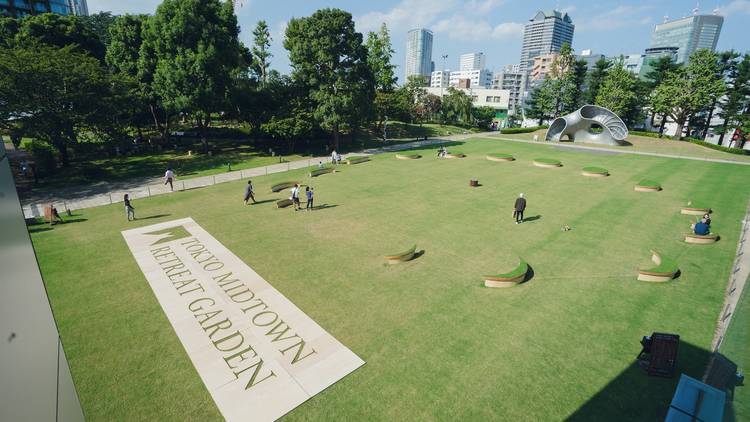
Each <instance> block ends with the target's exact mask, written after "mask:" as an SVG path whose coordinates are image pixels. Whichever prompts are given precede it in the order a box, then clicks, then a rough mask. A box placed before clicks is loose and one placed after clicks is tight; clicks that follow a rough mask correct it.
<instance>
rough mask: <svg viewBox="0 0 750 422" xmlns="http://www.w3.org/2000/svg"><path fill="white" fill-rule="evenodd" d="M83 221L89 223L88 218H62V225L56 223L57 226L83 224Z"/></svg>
mask: <svg viewBox="0 0 750 422" xmlns="http://www.w3.org/2000/svg"><path fill="white" fill-rule="evenodd" d="M84 221H89V219H88V218H63V223H58V224H68V223H83V222H84Z"/></svg>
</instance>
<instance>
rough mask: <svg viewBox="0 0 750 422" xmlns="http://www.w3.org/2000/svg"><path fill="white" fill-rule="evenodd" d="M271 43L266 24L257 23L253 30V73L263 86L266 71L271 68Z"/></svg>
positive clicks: (264, 22)
mask: <svg viewBox="0 0 750 422" xmlns="http://www.w3.org/2000/svg"><path fill="white" fill-rule="evenodd" d="M271 41H272V40H271V32H270V31H269V30H268V24H267V23H266V21H264V20H260V21H258V24H257V25H256V26H255V29H254V30H253V47H252V54H253V72H254V73H255V74H256V76H257V78H258V80H259V81H260V82H261V83H262V84H263V85H265V84H266V82H267V81H268V69H269V67H270V66H271V57H273V54H272V53H271V51H270V48H271Z"/></svg>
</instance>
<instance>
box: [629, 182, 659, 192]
mask: <svg viewBox="0 0 750 422" xmlns="http://www.w3.org/2000/svg"><path fill="white" fill-rule="evenodd" d="M660 190H661V185H660V184H659V183H658V182H654V181H653V180H641V181H640V183H638V184H637V185H635V191H636V192H659V191H660Z"/></svg>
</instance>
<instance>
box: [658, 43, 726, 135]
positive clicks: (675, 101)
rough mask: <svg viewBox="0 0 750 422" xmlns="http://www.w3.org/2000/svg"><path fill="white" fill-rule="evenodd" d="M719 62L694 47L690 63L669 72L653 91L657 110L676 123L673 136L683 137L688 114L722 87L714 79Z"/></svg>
mask: <svg viewBox="0 0 750 422" xmlns="http://www.w3.org/2000/svg"><path fill="white" fill-rule="evenodd" d="M717 74H718V63H717V60H716V57H715V55H714V53H713V52H712V51H710V50H706V49H702V50H697V51H696V52H694V53H693V54H692V55H691V56H690V64H688V65H687V66H686V67H684V68H680V69H677V70H676V71H674V72H670V73H669V74H668V75H667V77H666V79H665V80H664V81H663V82H662V83H661V84H660V85H659V86H657V87H656V89H655V90H654V91H653V93H652V100H651V102H652V104H653V107H654V110H655V111H656V112H657V113H663V114H666V115H667V116H669V117H671V118H672V119H673V120H674V121H675V122H676V123H677V131H676V134H675V136H677V137H678V139H682V136H683V130H684V129H685V124H686V123H687V121H688V119H689V118H690V116H692V115H694V114H695V113H697V112H700V111H702V110H705V109H707V108H708V106H709V105H710V104H711V101H712V98H713V97H714V96H715V95H717V93H720V92H723V90H724V89H725V87H724V82H723V81H722V80H720V79H719V78H717V76H716V75H717Z"/></svg>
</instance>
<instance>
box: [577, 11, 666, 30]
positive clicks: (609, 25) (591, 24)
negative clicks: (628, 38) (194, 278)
mask: <svg viewBox="0 0 750 422" xmlns="http://www.w3.org/2000/svg"><path fill="white" fill-rule="evenodd" d="M653 8H654V6H652V5H644V6H626V5H621V6H617V7H616V8H614V9H612V10H608V11H606V12H603V13H600V14H598V15H595V16H591V17H588V18H586V19H579V20H577V21H575V23H576V30H577V31H588V30H596V31H607V30H613V29H620V28H625V27H629V26H643V25H648V24H650V23H651V16H650V15H649V14H648V13H649V12H650V11H651V10H652V9H653ZM579 22H580V23H579Z"/></svg>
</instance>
